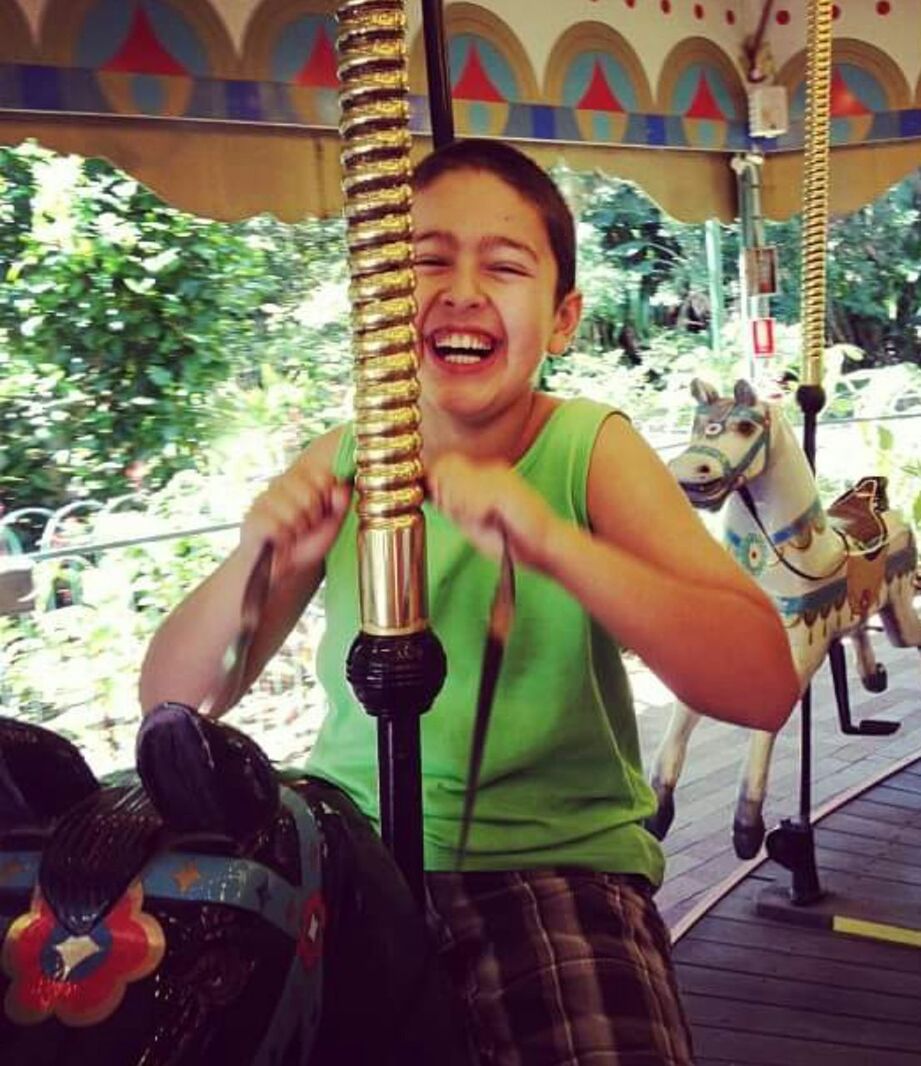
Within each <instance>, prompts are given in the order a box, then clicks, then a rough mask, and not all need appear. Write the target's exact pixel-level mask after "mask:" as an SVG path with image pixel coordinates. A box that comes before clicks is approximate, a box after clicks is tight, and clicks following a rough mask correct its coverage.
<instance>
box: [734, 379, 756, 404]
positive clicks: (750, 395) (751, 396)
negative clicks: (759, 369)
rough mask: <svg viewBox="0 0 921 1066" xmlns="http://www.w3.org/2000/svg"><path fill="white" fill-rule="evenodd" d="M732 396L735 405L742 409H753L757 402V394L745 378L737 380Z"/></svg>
mask: <svg viewBox="0 0 921 1066" xmlns="http://www.w3.org/2000/svg"><path fill="white" fill-rule="evenodd" d="M732 394H733V396H734V398H735V401H736V403H738V404H742V406H743V407H754V406H755V404H756V403H757V402H758V394H757V393H756V392H755V390H754V389H753V388H752V386H751V385H750V384H749V382H747V381H746V380H745V378H739V380H738V381H737V382H736V387H735V389H733V393H732Z"/></svg>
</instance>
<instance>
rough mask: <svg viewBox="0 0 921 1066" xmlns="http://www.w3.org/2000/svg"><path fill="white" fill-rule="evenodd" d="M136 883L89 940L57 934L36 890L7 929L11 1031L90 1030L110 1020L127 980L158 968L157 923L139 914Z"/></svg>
mask: <svg viewBox="0 0 921 1066" xmlns="http://www.w3.org/2000/svg"><path fill="white" fill-rule="evenodd" d="M143 902H144V892H143V889H142V887H141V884H140V882H139V881H135V882H134V884H132V885H131V887H130V888H129V889H128V891H127V892H126V893H125V894H124V895H123V896H122V898H121V899H120V900H119V901H118V903H117V904H116V905H115V906H114V907H113V908H112V910H111V911H110V912H109V913H108V914H107V915H106V917H105V918H104V919H103V920H102V921H101V922H99V924H98V925H97V926H96V927H95V928H94V929H92V930H91V931H90V932H89V933H86V934H84V935H82V936H74V935H73V934H72V933H70V932H69V931H68V930H67V929H65V928H64V927H63V926H62V925H61V924H60V923H59V922H58V920H57V918H56V917H55V915H54V913H53V911H52V910H51V908H50V907H49V906H48V904H47V903H46V902H45V900H44V899H43V898H42V895H41V893H40V892H38V891H36V893H35V896H34V897H33V900H32V907H31V909H30V910H29V912H28V913H27V914H24V915H22V916H21V917H19V918H17V919H16V920H15V921H14V922H13V924H12V925H11V926H10V928H9V930H8V932H7V935H6V940H5V941H4V944H3V951H2V954H0V965H2V967H3V969H4V971H5V972H6V974H7V976H8V977H9V978H10V986H9V988H8V989H7V993H6V999H5V1001H4V1006H5V1008H6V1013H7V1016H8V1017H9V1018H10V1019H11V1020H12V1021H13V1022H15V1023H17V1024H19V1025H34V1024H36V1023H38V1022H41V1021H44V1020H45V1019H46V1018H49V1017H52V1016H53V1017H55V1018H57V1019H58V1020H59V1021H60V1022H62V1023H63V1024H64V1025H72V1026H84V1025H95V1024H97V1023H98V1022H101V1021H103V1020H104V1019H106V1018H108V1017H109V1015H110V1014H112V1013H113V1012H114V1011H115V1010H116V1008H117V1007H118V1005H119V1004H120V1003H121V1001H122V998H123V997H124V994H125V989H126V987H127V986H128V984H129V983H130V982H132V981H138V980H140V979H141V978H143V977H147V975H148V974H150V973H152V972H153V971H154V970H155V969H156V968H157V966H158V965H159V964H160V961H161V959H162V958H163V953H164V950H165V939H164V936H163V929H162V927H161V926H160V923H159V922H158V921H157V920H156V918H154V917H153V916H152V915H149V914H143V913H142V912H141V906H142V904H143Z"/></svg>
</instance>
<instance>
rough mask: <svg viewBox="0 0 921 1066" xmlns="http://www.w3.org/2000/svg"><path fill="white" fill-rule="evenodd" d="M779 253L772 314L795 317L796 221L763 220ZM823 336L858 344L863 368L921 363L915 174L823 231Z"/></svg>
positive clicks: (920, 204) (920, 206) (920, 195)
mask: <svg viewBox="0 0 921 1066" xmlns="http://www.w3.org/2000/svg"><path fill="white" fill-rule="evenodd" d="M767 234H768V240H769V242H770V243H773V244H776V245H777V246H778V248H779V250H780V262H781V281H782V291H781V295H780V296H779V298H778V299H777V300H775V305H774V313H775V314H776V315H777V317H778V318H780V319H781V320H782V321H785V322H797V321H798V320H799V313H800V307H799V287H800V236H801V225H800V220H799V218H795V219H791V220H790V221H788V222H783V223H769V224H768V226H767ZM828 337H829V340H830V342H832V343H839V342H844V343H848V344H856V345H857V346H858V347H859V348H862V349H863V350H864V352H865V359H864V366H870V367H872V366H881V365H886V364H892V363H898V362H910V363H915V364H917V365H921V171H916V172H915V173H913V174H910V175H908V177H906V178H905V179H904V180H903V181H901V182H899V184H898V185H895V186H893V187H892V188H891V189H890V190H889V191H888V192H887V193H885V195H883V196H881V197H880V198H879V199H878V200H875V201H874V202H873V203H871V204H866V205H865V206H864V207H861V208H859V209H858V210H857V211H855V212H853V213H852V214H850V215H846V216H843V217H840V218H834V219H832V220H831V222H830V223H829V229H828Z"/></svg>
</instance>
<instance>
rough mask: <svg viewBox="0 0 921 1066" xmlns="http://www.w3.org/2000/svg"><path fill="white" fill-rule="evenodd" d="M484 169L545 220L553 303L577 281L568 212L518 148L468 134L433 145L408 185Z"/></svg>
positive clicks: (420, 186) (549, 181) (550, 181)
mask: <svg viewBox="0 0 921 1066" xmlns="http://www.w3.org/2000/svg"><path fill="white" fill-rule="evenodd" d="M459 170H483V171H486V173H488V174H493V175H495V176H496V177H497V178H499V179H500V180H502V181H504V182H505V183H506V184H507V185H510V186H511V187H512V188H513V189H514V190H515V192H517V193H518V194H519V195H520V196H523V197H524V199H525V200H527V201H528V203H530V204H531V205H532V207H534V208H535V209H536V210H537V212H538V214H539V215H540V217H541V218H542V219H543V221H544V226H545V227H546V229H547V236H548V238H549V240H550V249H551V251H552V252H553V258H554V259H555V260H556V268H557V278H556V292H555V293H554V299H555V302H556V303H557V305H559V303H560V301H561V300H562V299H563V297H564V296H565V295H566V294H567V293H568V292H571V291H572V289H573V288H575V284H576V233H575V224H574V223H573V218H572V212H571V211H570V210H569V207H568V206H567V204H566V201H565V200H564V199H563V195H562V193H561V192H560V190H559V189H558V188H557V187H556V184H555V183H554V181H553V179H552V178H551V177H550V175H549V174H547V173H546V171H544V170H542V169H541V168H540V167H539V166H538V165H537V164H536V163H535V162H533V161H532V160H531V159H529V158H528V157H527V156H526V155H525V154H524V153H523V152H520V151H518V149H517V148H512V146H511V145H509V144H504V143H503V142H502V141H489V140H485V139H483V138H478V137H469V138H465V139H464V140H460V141H454V142H453V143H452V144H449V145H446V146H445V147H444V148H438V149H436V150H435V151H434V152H432V154H431V155H428V156H426V157H425V159H423V160H422V161H421V162H420V163H419V164H418V166H417V167H416V169H415V170H414V172H413V188H414V189H420V190H421V189H425V188H428V186H429V185H431V184H432V183H433V182H435V181H436V180H437V179H438V178H440V177H441V176H442V175H443V174H451V173H454V172H455V171H459Z"/></svg>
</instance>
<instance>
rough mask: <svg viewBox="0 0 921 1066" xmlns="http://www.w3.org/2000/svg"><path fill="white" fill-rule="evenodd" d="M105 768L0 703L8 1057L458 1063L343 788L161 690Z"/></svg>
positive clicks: (385, 872) (403, 922)
mask: <svg viewBox="0 0 921 1066" xmlns="http://www.w3.org/2000/svg"><path fill="white" fill-rule="evenodd" d="M137 771H138V772H137V776H135V775H133V774H131V775H123V778H122V779H121V780H117V781H112V782H109V783H107V784H102V783H100V782H99V781H97V780H96V778H95V777H94V776H93V774H92V772H91V771H90V769H89V768H88V766H87V765H86V763H85V762H84V760H83V758H82V756H81V755H80V753H79V752H78V751H77V749H76V748H75V747H74V746H73V745H72V744H70V743H69V742H67V741H65V740H63V739H62V738H60V737H58V736H56V735H55V734H54V733H51V732H49V731H48V730H45V729H41V728H39V727H37V726H32V725H27V724H24V723H22V722H17V721H14V720H11V719H7V718H0V1062H2V1063H3V1064H4V1066H52V1064H54V1066H77V1064H78V1063H80V1064H83V1063H89V1062H92V1063H93V1064H94V1066H105V1064H112V1066H185V1064H192V1063H195V1064H196V1066H202V1064H208V1063H212V1062H213V1063H222V1064H224V1063H228V1064H247V1066H248V1064H254V1066H255V1064H263V1063H265V1064H266V1066H268V1064H272V1066H276V1064H277V1066H300V1064H306V1063H310V1064H312V1066H317V1064H323V1066H326V1064H333V1063H335V1064H336V1066H348V1064H352V1063H355V1064H360V1063H369V1064H370V1063H375V1064H377V1063H413V1064H414V1066H415V1064H421V1063H438V1064H439V1066H442V1064H454V1063H458V1064H459V1063H464V1062H469V1061H470V1056H469V1053H468V1050H467V1045H466V1043H465V1037H464V1035H463V1027H462V1025H461V1024H460V1021H459V1014H458V1012H457V1010H456V1005H455V1002H454V1000H453V999H452V998H451V995H450V993H449V992H448V991H447V989H446V986H445V984H444V983H443V979H442V976H441V973H440V971H439V970H438V968H437V963H436V959H435V954H434V949H433V947H432V945H431V944H430V942H429V940H428V937H427V933H426V930H425V926H424V922H423V919H422V917H421V915H420V914H419V911H418V908H417V907H416V905H415V903H414V901H413V899H412V896H411V894H410V892H409V891H408V889H407V887H406V884H405V882H404V881H403V879H402V877H401V875H400V874H399V872H398V871H397V868H396V866H395V865H394V863H393V861H392V860H391V858H390V856H389V854H388V852H387V851H386V850H385V849H384V847H383V845H382V844H381V842H380V840H379V838H378V836H377V834H376V833H375V832H374V829H373V827H372V826H371V825H370V823H368V822H367V821H366V819H365V818H364V817H363V816H362V815H361V814H360V812H359V811H358V810H357V808H356V807H355V806H354V805H353V804H352V803H351V801H350V800H349V799H348V798H347V797H346V796H345V795H344V793H342V792H341V791H339V790H338V789H336V788H334V787H333V786H331V785H329V784H326V783H324V782H320V781H318V780H316V779H311V778H307V777H304V776H303V775H301V776H300V777H289V778H283V777H282V776H281V775H279V774H278V773H277V772H276V771H275V770H274V769H273V768H272V766H271V765H270V763H269V761H268V759H267V758H266V757H265V755H264V754H263V753H262V751H261V750H260V749H259V747H258V746H257V745H256V744H255V743H254V742H253V741H252V740H250V739H249V738H247V737H246V736H244V735H243V734H242V733H240V732H238V731H237V730H235V729H234V728H232V727H230V726H228V725H226V724H224V723H219V722H215V721H212V720H209V719H206V718H204V717H201V716H199V715H198V714H196V713H195V712H194V711H192V710H190V709H189V708H187V707H184V706H181V705H177V704H163V705H161V706H160V707H158V708H156V709H155V710H154V711H153V712H152V713H151V714H150V715H148V717H147V718H146V719H145V721H144V723H143V725H142V727H141V730H140V733H139V735H138V745H137Z"/></svg>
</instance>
